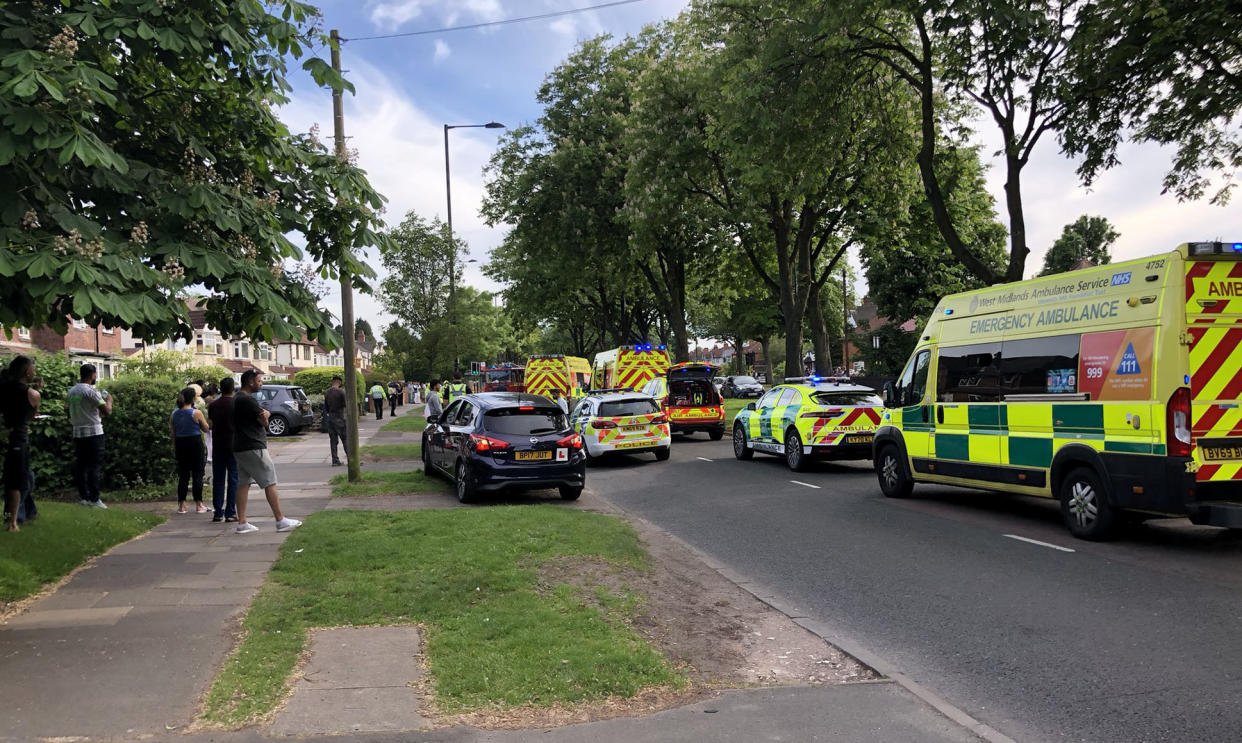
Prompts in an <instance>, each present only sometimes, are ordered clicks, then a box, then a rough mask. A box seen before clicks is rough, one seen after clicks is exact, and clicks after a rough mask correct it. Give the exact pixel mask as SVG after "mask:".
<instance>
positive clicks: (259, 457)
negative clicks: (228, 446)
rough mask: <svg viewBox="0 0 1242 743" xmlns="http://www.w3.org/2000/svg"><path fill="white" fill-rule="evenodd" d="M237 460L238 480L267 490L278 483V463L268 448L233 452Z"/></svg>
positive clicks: (243, 483)
mask: <svg viewBox="0 0 1242 743" xmlns="http://www.w3.org/2000/svg"><path fill="white" fill-rule="evenodd" d="M233 457H234V458H235V459H236V460H237V482H238V483H239V484H241V485H248V484H250V483H251V482H253V483H254V484H255V485H258V486H259V487H261V488H263V489H264V490H266V489H267V488H270V487H271V486H273V485H275V484H276V465H275V464H274V463H273V462H272V458H271V457H269V456H268V455H267V449H251V450H250V451H238V452H233Z"/></svg>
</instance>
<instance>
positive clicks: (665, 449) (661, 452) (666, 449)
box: [655, 446, 673, 462]
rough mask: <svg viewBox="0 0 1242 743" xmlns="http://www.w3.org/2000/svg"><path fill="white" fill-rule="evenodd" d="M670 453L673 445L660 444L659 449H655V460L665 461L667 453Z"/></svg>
mask: <svg viewBox="0 0 1242 743" xmlns="http://www.w3.org/2000/svg"><path fill="white" fill-rule="evenodd" d="M672 453H673V447H671V446H661V447H660V448H659V449H656V450H655V455H656V461H657V462H667V461H668V458H669V455H671V454H672Z"/></svg>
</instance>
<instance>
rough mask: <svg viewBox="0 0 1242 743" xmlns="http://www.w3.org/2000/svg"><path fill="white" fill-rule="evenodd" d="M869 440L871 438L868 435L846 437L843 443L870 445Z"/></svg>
mask: <svg viewBox="0 0 1242 743" xmlns="http://www.w3.org/2000/svg"><path fill="white" fill-rule="evenodd" d="M871 439H872V437H871V436H869V435H860V436H846V437H845V443H847V444H870V443H871Z"/></svg>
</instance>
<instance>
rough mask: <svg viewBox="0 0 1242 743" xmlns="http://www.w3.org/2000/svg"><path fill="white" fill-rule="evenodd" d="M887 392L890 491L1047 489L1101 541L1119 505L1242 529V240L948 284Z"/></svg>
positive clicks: (1076, 523)
mask: <svg viewBox="0 0 1242 743" xmlns="http://www.w3.org/2000/svg"><path fill="white" fill-rule="evenodd" d="M885 393H886V394H885V397H886V400H885V409H884V412H883V420H882V421H881V425H880V427H879V429H878V430H877V431H876V435H875V445H874V448H873V458H874V463H875V468H876V473H877V475H878V476H879V481H880V489H881V490H882V491H883V493H884V494H885V495H886V496H889V497H904V496H907V495H909V494H910V492H911V490H912V488H913V486H914V484H915V483H942V484H949V485H960V486H965V487H971V488H981V489H986V490H996V491H1004V492H1009V493H1019V494H1024V495H1034V496H1043V497H1047V498H1055V499H1057V500H1058V501H1059V502H1060V507H1061V514H1062V517H1063V519H1064V521H1065V524H1066V526H1067V527H1068V528H1069V530H1070V532H1071V533H1072V534H1073V535H1074V536H1076V537H1080V538H1083V539H1093V540H1099V539H1106V538H1108V537H1109V536H1110V535H1112V534H1113V533H1114V532H1115V529H1116V527H1117V526H1118V524H1119V523H1120V522H1121V521H1122V520H1123V519H1126V518H1129V519H1143V518H1149V517H1168V516H1188V517H1189V518H1190V520H1191V521H1192V522H1193V523H1196V524H1208V525H1214V526H1223V527H1229V528H1235V529H1236V528H1242V409H1240V408H1239V396H1242V243H1219V242H1201V243H1189V244H1183V245H1181V246H1179V247H1178V249H1177V250H1175V251H1173V252H1171V253H1165V254H1163V255H1154V256H1151V257H1149V258H1142V259H1139V260H1133V261H1127V262H1124V263H1115V264H1112V265H1106V266H1098V267H1095V268H1088V269H1083V270H1080V271H1073V272H1070V273H1064V274H1058V275H1055V276H1047V277H1042V278H1038V279H1032V280H1029V281H1022V282H1017V283H1013V284H1006V285H1003V286H992V287H988V288H987V289H980V290H977V291H973V292H966V293H962V294H955V295H952V296H948V297H945V298H944V299H943V300H941V302H940V304H939V305H938V306H937V308H936V310H935V313H934V314H933V315H932V317H931V319H930V320H929V321H928V323H927V326H926V328H925V329H924V330H923V332H922V334H921V336H920V339H919V342H918V343H917V345H916V347H915V350H914V352H913V354H912V356H911V358H910V360H909V363H908V364H907V365H906V367H905V369H904V371H903V372H902V373H901V375H900V377H899V378H898V379H897V381H896V382H895V383H894V384H892V385H889V386H888V387H887V388H886V390H885Z"/></svg>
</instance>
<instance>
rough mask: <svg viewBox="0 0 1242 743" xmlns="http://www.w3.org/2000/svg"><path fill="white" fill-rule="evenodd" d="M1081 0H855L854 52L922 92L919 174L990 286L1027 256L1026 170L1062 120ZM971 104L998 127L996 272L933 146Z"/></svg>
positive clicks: (969, 262) (955, 242) (939, 222)
mask: <svg viewBox="0 0 1242 743" xmlns="http://www.w3.org/2000/svg"><path fill="white" fill-rule="evenodd" d="M1084 4H1085V0H999V1H997V2H992V1H991V0H988V1H986V2H985V1H983V0H952V1H951V2H944V3H925V2H921V0H856V2H854V3H853V4H852V5H853V8H854V10H855V13H856V14H855V16H854V17H853V18H852V19H851V20H850V24H851V26H852V29H851V35H852V37H853V39H854V40H855V47H854V51H855V53H857V54H859V55H861V56H862V57H864V58H866V59H873V60H878V61H880V62H882V63H883V64H885V65H887V66H888V68H889V69H891V70H892V71H893V72H894V74H896V75H897V76H898V77H899V78H900V79H901V80H903V81H905V83H906V84H907V85H908V86H909V89H910V90H911V91H912V92H913V93H914V94H915V95H916V96H917V97H918V102H919V108H920V118H921V146H920V148H919V153H918V166H919V173H920V176H921V178H922V181H923V188H924V191H925V193H926V194H927V199H928V201H929V203H930V205H931V211H932V215H933V217H934V219H935V223H936V226H937V229H938V230H939V231H940V233H941V236H942V237H943V238H944V242H945V244H946V245H947V246H948V248H949V252H950V253H951V254H952V255H953V257H954V258H955V259H956V260H957V261H958V262H960V263H961V264H962V265H963V266H964V267H965V268H966V270H967V271H968V272H969V273H970V274H971V275H973V276H976V277H978V278H979V279H980V280H982V281H983V282H984V283H986V284H994V283H998V282H1001V281H1019V280H1021V279H1022V277H1023V273H1024V270H1025V266H1026V257H1027V254H1028V253H1030V249H1029V247H1028V246H1027V244H1026V212H1025V209H1024V208H1023V203H1022V171H1023V169H1024V168H1025V167H1026V165H1027V164H1028V163H1029V162H1030V158H1031V154H1032V153H1033V152H1034V150H1035V147H1036V145H1037V144H1038V143H1039V140H1040V139H1041V138H1042V137H1043V135H1044V134H1046V133H1048V132H1053V133H1056V132H1058V131H1059V130H1060V129H1061V128H1062V127H1063V126H1064V125H1065V120H1066V115H1067V106H1066V103H1065V100H1064V97H1063V95H1062V92H1063V88H1064V84H1065V80H1066V78H1067V71H1066V67H1067V62H1066V58H1067V54H1068V48H1069V44H1070V37H1071V34H1072V32H1073V29H1074V18H1075V16H1076V14H1077V13H1078V12H1079V10H1080V9H1081V8H1082V6H1083V5H1084ZM963 104H965V105H973V106H976V107H978V109H981V110H982V111H983V113H984V114H985V116H986V117H987V118H988V119H990V120H991V122H992V124H993V125H994V126H995V127H996V132H997V133H998V134H999V135H1000V139H1001V144H1002V147H1001V151H1000V154H1001V155H1002V156H1003V158H1004V162H1005V208H1006V211H1007V212H1008V215H1009V260H1008V262H1007V265H1006V266H1005V268H1004V270H1003V271H997V270H996V269H995V268H994V267H993V266H991V265H990V264H989V262H988V258H987V256H986V255H981V254H980V253H979V252H978V251H977V249H976V247H975V246H974V245H972V244H971V243H970V242H969V241H968V240H967V239H966V238H965V237H964V236H963V235H962V228H961V227H960V225H958V224H957V223H956V222H955V221H954V220H953V216H952V214H951V213H950V210H949V206H948V199H947V197H946V194H945V188H944V184H943V183H942V181H943V178H944V175H943V174H942V172H941V171H940V170H939V163H940V162H941V160H940V159H939V158H938V157H937V148H938V147H939V146H940V145H941V143H942V141H943V136H944V135H945V134H946V131H945V130H946V128H956V129H958V130H962V129H964V126H963V125H962V123H961V122H962V117H961V115H960V107H961V106H962V105H963Z"/></svg>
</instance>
